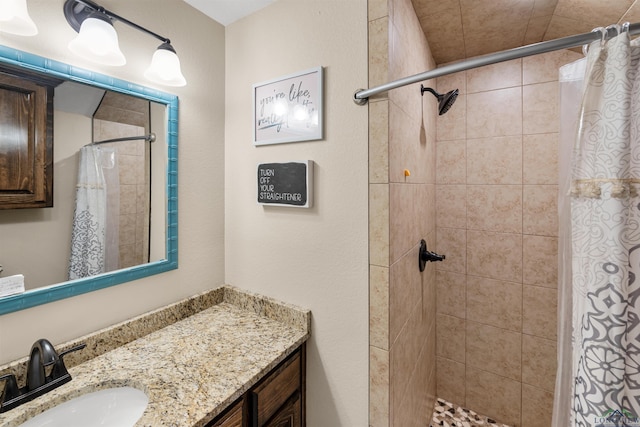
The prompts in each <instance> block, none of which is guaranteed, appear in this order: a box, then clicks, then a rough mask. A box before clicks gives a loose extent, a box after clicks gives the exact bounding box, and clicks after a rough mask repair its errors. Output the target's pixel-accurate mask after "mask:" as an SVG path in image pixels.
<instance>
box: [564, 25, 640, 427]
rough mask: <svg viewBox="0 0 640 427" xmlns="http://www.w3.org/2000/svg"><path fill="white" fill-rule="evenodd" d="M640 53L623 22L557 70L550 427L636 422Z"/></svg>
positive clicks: (639, 379)
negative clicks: (554, 361)
mask: <svg viewBox="0 0 640 427" xmlns="http://www.w3.org/2000/svg"><path fill="white" fill-rule="evenodd" d="M639 60H640V47H638V44H637V43H635V42H630V39H629V34H628V32H626V31H624V30H622V31H620V34H619V35H617V36H616V37H613V38H611V39H610V40H608V41H606V42H600V41H597V42H594V43H592V44H591V45H590V46H589V51H588V55H587V58H586V64H585V60H581V61H579V62H578V63H574V64H569V65H568V66H565V67H563V69H561V72H560V82H561V83H560V88H561V92H560V93H561V130H560V133H561V138H560V139H561V148H560V156H559V159H560V164H561V166H560V200H559V211H560V224H561V225H560V239H559V251H560V254H559V255H560V256H559V267H560V268H559V298H560V299H559V311H558V313H559V319H558V325H559V326H558V333H559V334H558V335H559V341H558V374H557V377H556V392H555V401H554V413H553V427H568V426H570V427H573V426H584V427H587V426H589V427H591V426H593V427H595V426H606V427H609V426H640V419H638V417H640V301H639V300H638V298H639V297H640V277H638V276H640V197H639V196H638V190H640V73H638V64H639ZM582 70H585V71H582ZM576 71H577V73H576ZM572 74H573V75H572ZM582 75H583V76H584V82H582V81H581V76H582ZM570 98H574V99H573V100H571V99H570ZM569 159H570V160H569ZM569 165H570V170H569V169H568V168H569Z"/></svg>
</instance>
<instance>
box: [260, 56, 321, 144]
mask: <svg viewBox="0 0 640 427" xmlns="http://www.w3.org/2000/svg"><path fill="white" fill-rule="evenodd" d="M322 74H323V72H322V67H316V68H312V69H310V70H305V71H301V72H298V73H295V74H290V75H287V76H282V77H279V78H277V79H273V80H269V81H266V82H262V83H257V84H254V85H253V144H254V145H268V144H281V143H286V142H299V141H313V140H318V139H322V138H323V123H322V121H323V120H322V119H323V117H322V116H323V110H322V104H323V82H322Z"/></svg>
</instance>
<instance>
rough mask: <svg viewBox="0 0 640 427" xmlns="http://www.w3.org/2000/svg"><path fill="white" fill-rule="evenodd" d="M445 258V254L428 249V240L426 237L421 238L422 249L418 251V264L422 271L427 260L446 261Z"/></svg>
mask: <svg viewBox="0 0 640 427" xmlns="http://www.w3.org/2000/svg"><path fill="white" fill-rule="evenodd" d="M445 258H446V256H445V255H439V254H437V253H435V252H431V251H430V250H428V249H427V242H426V241H425V240H424V239H422V240H420V251H419V252H418V266H419V267H420V271H424V269H425V265H426V263H427V261H429V262H436V261H444V260H445Z"/></svg>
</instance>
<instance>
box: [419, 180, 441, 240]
mask: <svg viewBox="0 0 640 427" xmlns="http://www.w3.org/2000/svg"><path fill="white" fill-rule="evenodd" d="M414 187H415V189H414V193H415V194H416V196H415V200H417V201H418V202H419V203H421V204H420V205H419V206H417V207H416V223H417V227H416V230H419V231H420V235H421V236H427V235H429V234H432V235H433V245H435V231H436V185H434V184H425V185H415V186H414Z"/></svg>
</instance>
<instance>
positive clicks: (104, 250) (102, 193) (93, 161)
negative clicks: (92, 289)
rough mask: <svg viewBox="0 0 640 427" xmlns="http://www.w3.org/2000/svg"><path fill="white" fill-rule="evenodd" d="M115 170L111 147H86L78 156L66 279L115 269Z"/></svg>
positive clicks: (113, 154) (118, 203) (116, 258)
mask: <svg viewBox="0 0 640 427" xmlns="http://www.w3.org/2000/svg"><path fill="white" fill-rule="evenodd" d="M119 194H120V189H119V179H118V167H117V161H116V156H115V150H114V149H113V148H106V147H97V146H94V145H88V146H85V147H82V148H81V149H80V153H79V165H78V182H77V185H76V207H75V211H74V215H73V228H72V233H71V254H70V260H69V280H73V279H80V278H83V277H88V276H93V275H96V274H100V273H104V272H105V271H112V270H116V269H118V264H119V251H118V240H119V239H118V235H119V227H118V222H119V221H118V217H119V205H120V200H119V199H120V197H119Z"/></svg>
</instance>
